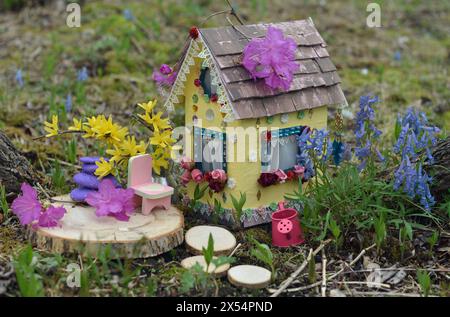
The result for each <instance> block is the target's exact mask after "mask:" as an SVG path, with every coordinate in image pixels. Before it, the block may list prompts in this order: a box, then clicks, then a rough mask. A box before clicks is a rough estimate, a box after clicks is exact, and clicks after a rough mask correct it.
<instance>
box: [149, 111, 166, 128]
mask: <svg viewBox="0 0 450 317" xmlns="http://www.w3.org/2000/svg"><path fill="white" fill-rule="evenodd" d="M162 114H163V113H162V112H158V113H157V114H155V115H154V116H153V118H152V124H153V129H155V131H159V130H165V129H169V128H170V124H169V118H166V119H161V116H162Z"/></svg>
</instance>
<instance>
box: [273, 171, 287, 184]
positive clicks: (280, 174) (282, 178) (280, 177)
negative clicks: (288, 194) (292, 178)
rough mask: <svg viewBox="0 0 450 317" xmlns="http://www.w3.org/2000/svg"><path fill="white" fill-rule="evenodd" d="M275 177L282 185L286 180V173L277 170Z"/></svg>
mask: <svg viewBox="0 0 450 317" xmlns="http://www.w3.org/2000/svg"><path fill="white" fill-rule="evenodd" d="M275 175H277V177H278V181H279V182H280V183H284V182H285V181H286V179H287V175H286V173H285V172H284V171H283V170H281V169H277V170H276V171H275Z"/></svg>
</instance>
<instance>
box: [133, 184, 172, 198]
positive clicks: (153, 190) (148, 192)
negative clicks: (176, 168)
mask: <svg viewBox="0 0 450 317" xmlns="http://www.w3.org/2000/svg"><path fill="white" fill-rule="evenodd" d="M131 188H132V189H133V190H134V193H135V194H136V195H138V196H141V197H144V198H148V199H157V198H163V197H167V196H170V195H172V194H173V188H172V187H170V186H165V185H161V184H157V183H147V184H142V185H137V186H132V187H131Z"/></svg>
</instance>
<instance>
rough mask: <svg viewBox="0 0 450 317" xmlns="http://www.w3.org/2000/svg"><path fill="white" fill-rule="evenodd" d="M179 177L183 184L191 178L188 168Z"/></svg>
mask: <svg viewBox="0 0 450 317" xmlns="http://www.w3.org/2000/svg"><path fill="white" fill-rule="evenodd" d="M180 179H181V183H182V184H183V185H186V184H187V183H189V181H190V180H191V179H192V176H191V172H190V171H188V170H185V171H184V173H183V175H181V178H180Z"/></svg>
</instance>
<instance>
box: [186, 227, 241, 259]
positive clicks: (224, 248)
mask: <svg viewBox="0 0 450 317" xmlns="http://www.w3.org/2000/svg"><path fill="white" fill-rule="evenodd" d="M210 233H211V234H212V237H213V239H214V254H215V255H228V253H230V252H231V251H232V250H233V249H234V248H235V247H236V238H235V237H234V235H233V234H232V233H231V232H230V231H228V230H226V229H224V228H222V227H215V226H196V227H192V228H191V229H189V230H188V231H187V232H186V236H185V241H186V246H187V248H188V249H189V250H190V251H191V252H192V253H193V254H202V248H206V247H207V246H208V239H209V234H210Z"/></svg>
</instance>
